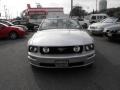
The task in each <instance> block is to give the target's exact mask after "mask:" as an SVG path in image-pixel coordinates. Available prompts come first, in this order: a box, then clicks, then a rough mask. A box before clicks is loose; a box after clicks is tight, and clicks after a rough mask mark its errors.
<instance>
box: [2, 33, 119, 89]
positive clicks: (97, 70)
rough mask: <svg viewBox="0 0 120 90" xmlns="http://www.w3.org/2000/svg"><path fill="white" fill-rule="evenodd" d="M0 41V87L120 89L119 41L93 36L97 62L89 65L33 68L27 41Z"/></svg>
mask: <svg viewBox="0 0 120 90" xmlns="http://www.w3.org/2000/svg"><path fill="white" fill-rule="evenodd" d="M32 34H33V33H30V34H29V35H27V36H26V37H25V38H22V39H18V40H0V90H120V41H119V40H118V41H114V42H110V41H108V40H107V39H105V38H103V37H101V36H93V37H94V39H95V45H96V57H95V60H96V62H95V63H94V65H93V67H90V68H74V69H41V68H40V69H32V68H31V66H30V65H29V63H28V62H27V41H28V39H29V38H30V37H31V36H32Z"/></svg>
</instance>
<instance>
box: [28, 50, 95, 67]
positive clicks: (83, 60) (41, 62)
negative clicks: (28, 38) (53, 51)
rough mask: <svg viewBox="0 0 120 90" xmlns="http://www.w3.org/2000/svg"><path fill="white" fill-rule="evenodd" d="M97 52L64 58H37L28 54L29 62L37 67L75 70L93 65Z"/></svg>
mask: <svg viewBox="0 0 120 90" xmlns="http://www.w3.org/2000/svg"><path fill="white" fill-rule="evenodd" d="M94 57H95V51H92V52H89V53H87V54H82V55H63V56H61V55H60V56H59V55H58V56H52V57H51V56H46V55H45V56H36V55H32V54H31V53H29V52H28V62H29V63H30V64H32V65H34V66H37V67H44V68H73V67H82V66H87V65H89V64H92V63H93V62H94V61H95V60H94Z"/></svg>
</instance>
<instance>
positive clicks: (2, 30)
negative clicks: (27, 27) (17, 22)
mask: <svg viewBox="0 0 120 90" xmlns="http://www.w3.org/2000/svg"><path fill="white" fill-rule="evenodd" d="M24 36H25V31H24V30H23V28H21V27H16V26H9V25H7V24H3V23H0V38H10V39H12V40H14V39H17V38H19V37H24Z"/></svg>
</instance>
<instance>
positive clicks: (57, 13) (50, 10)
mask: <svg viewBox="0 0 120 90" xmlns="http://www.w3.org/2000/svg"><path fill="white" fill-rule="evenodd" d="M27 7H28V8H27V9H25V10H24V11H23V13H22V16H24V17H27V19H28V21H29V22H31V23H36V24H39V23H41V21H42V20H43V19H45V18H57V17H65V14H64V11H63V8H62V7H44V8H43V7H37V8H31V6H30V4H28V5H27Z"/></svg>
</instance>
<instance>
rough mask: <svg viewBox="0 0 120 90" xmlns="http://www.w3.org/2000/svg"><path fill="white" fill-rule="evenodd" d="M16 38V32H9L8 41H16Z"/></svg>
mask: <svg viewBox="0 0 120 90" xmlns="http://www.w3.org/2000/svg"><path fill="white" fill-rule="evenodd" d="M17 38H18V35H17V33H16V32H10V34H9V39H11V40H15V39H17Z"/></svg>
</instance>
